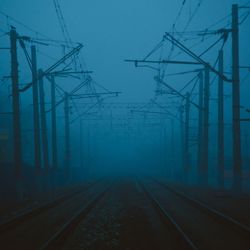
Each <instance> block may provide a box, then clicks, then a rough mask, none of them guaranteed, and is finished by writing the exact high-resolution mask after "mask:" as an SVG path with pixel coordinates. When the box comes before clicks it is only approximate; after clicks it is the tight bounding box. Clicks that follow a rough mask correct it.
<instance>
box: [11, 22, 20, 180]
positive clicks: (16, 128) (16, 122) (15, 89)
mask: <svg viewBox="0 0 250 250" xmlns="http://www.w3.org/2000/svg"><path fill="white" fill-rule="evenodd" d="M17 39H18V34H17V32H16V29H15V28H14V27H12V28H11V30H10V47H11V49H10V53H11V80H12V109H13V144H14V152H13V153H14V171H15V176H16V177H17V178H19V177H20V175H21V167H22V141H21V121H20V96H19V86H18V61H17Z"/></svg>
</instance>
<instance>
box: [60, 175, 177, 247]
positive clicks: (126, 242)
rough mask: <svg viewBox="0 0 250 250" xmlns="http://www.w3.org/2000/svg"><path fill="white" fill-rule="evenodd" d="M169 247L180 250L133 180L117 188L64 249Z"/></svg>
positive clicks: (84, 222)
mask: <svg viewBox="0 0 250 250" xmlns="http://www.w3.org/2000/svg"><path fill="white" fill-rule="evenodd" d="M167 245H168V246H171V245H172V247H170V248H169V249H180V248H178V244H176V242H173V238H172V235H171V231H170V230H169V231H168V230H167V229H166V227H164V225H163V224H162V222H161V221H160V220H159V218H158V217H157V215H156V214H155V212H154V210H153V209H152V207H151V204H150V203H149V202H148V200H147V199H146V197H145V196H144V194H143V193H142V191H141V190H140V188H139V187H138V186H137V184H136V182H134V181H133V180H131V179H130V180H122V181H119V183H117V184H115V186H114V188H113V189H112V191H111V192H109V193H108V194H107V195H106V196H105V197H104V199H103V200H102V201H101V202H100V203H99V204H98V206H97V207H96V208H95V209H94V210H93V211H92V212H91V213H90V215H89V216H88V217H87V218H86V219H85V220H84V221H83V222H82V223H81V224H80V225H79V226H78V228H77V229H76V230H75V232H74V233H73V235H72V236H71V237H70V238H69V240H68V241H67V242H66V244H65V247H64V249H73V250H74V249H86V250H113V249H114V250H118V249H119V250H154V249H157V250H161V249H164V250H165V249H166V246H167Z"/></svg>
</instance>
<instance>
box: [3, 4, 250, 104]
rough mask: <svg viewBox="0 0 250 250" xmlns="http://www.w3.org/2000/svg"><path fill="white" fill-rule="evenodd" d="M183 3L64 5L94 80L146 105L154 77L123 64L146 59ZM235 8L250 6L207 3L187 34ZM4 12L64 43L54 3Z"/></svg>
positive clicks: (7, 6) (10, 6)
mask: <svg viewBox="0 0 250 250" xmlns="http://www.w3.org/2000/svg"><path fill="white" fill-rule="evenodd" d="M182 2H183V0H175V1H169V0H168V1H167V0H126V1H121V0H106V1H101V0H72V1H66V0H60V3H61V8H62V11H63V14H64V17H65V21H66V23H67V27H68V30H69V33H70V35H71V37H72V40H74V41H79V42H82V43H83V44H84V46H85V47H84V49H83V54H84V58H85V61H86V62H87V65H88V68H89V69H91V70H93V71H94V72H95V74H94V75H93V77H94V78H95V79H96V80H97V81H98V82H99V83H101V84H102V85H103V86H106V87H108V88H109V89H111V90H114V91H122V92H123V95H122V98H123V99H124V100H133V101H146V100H148V99H149V98H151V97H152V96H153V93H152V91H153V89H154V81H153V79H152V77H153V76H154V72H152V71H151V70H146V69H135V68H134V67H133V65H129V64H126V63H124V62H123V60H124V59H126V58H142V57H144V56H145V55H146V54H147V53H148V52H149V51H150V50H151V49H152V48H153V47H154V46H155V45H156V44H157V43H158V42H159V41H160V39H161V38H162V35H163V34H164V32H165V31H168V30H169V29H170V28H171V26H172V24H173V22H174V20H175V18H176V16H177V13H178V11H179V8H180V6H181V3H182ZM197 2H198V1H197V0H189V1H186V5H185V8H184V9H183V12H182V16H181V18H180V19H179V21H178V23H177V26H176V27H177V30H180V31H181V30H182V29H183V27H184V25H185V23H186V21H187V19H188V17H189V16H190V13H192V11H193V10H194V8H195V6H196V5H197ZM232 3H239V4H244V3H246V1H240V0H239V1H236V0H234V1H231V0H220V1H218V0H209V1H208V0H204V1H203V3H202V5H201V7H200V9H199V12H198V13H197V15H196V16H195V18H194V19H193V21H192V22H191V24H190V26H189V28H188V30H203V29H205V28H206V27H208V26H209V25H211V24H213V23H215V22H216V21H218V20H219V19H221V18H222V17H224V16H226V15H228V14H230V12H231V4H232ZM0 10H1V11H3V12H5V13H6V14H8V15H10V16H11V17H14V18H16V19H17V20H19V21H21V22H22V23H24V24H27V25H28V26H29V27H31V28H33V29H34V30H37V31H39V32H41V33H43V34H46V35H47V36H48V37H50V38H53V39H62V33H61V30H60V26H59V23H58V19H57V16H56V12H55V9H54V5H53V1H52V0H43V1H38V0H22V1H20V0H0ZM0 17H1V18H0V23H1V28H2V29H3V30H7V20H6V18H5V17H3V16H0ZM9 23H10V24H13V25H15V26H16V27H17V29H18V32H19V33H22V34H27V35H34V33H32V32H30V31H29V30H27V29H25V28H23V27H22V26H20V25H18V24H16V23H14V22H12V21H11V20H9ZM222 24H225V22H224V23H222ZM246 28H247V25H245V26H244V27H242V30H243V32H244V31H247V29H246ZM37 36H39V35H37ZM247 36H248V38H249V32H244V37H247ZM242 40H243V39H242ZM245 40H246V39H245ZM248 41H249V39H248ZM245 49H247V47H246V48H245ZM248 51H249V50H248ZM247 53H248V56H249V52H247ZM41 60H42V59H40V61H41Z"/></svg>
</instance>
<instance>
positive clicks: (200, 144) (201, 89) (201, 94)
mask: <svg viewBox="0 0 250 250" xmlns="http://www.w3.org/2000/svg"><path fill="white" fill-rule="evenodd" d="M203 97H204V75H203V71H200V73H199V107H200V108H199V118H198V155H197V166H198V172H199V179H200V178H201V173H202V164H203V162H202V156H203V119H204V117H203V115H204V108H203V106H204V105H203Z"/></svg>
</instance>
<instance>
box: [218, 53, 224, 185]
mask: <svg viewBox="0 0 250 250" xmlns="http://www.w3.org/2000/svg"><path fill="white" fill-rule="evenodd" d="M223 57H224V55H223V50H220V51H219V72H220V74H223V73H224V58H223ZM217 154H218V155H217V157H218V183H219V187H220V188H223V187H224V81H223V79H222V78H221V77H219V82H218V148H217Z"/></svg>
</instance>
